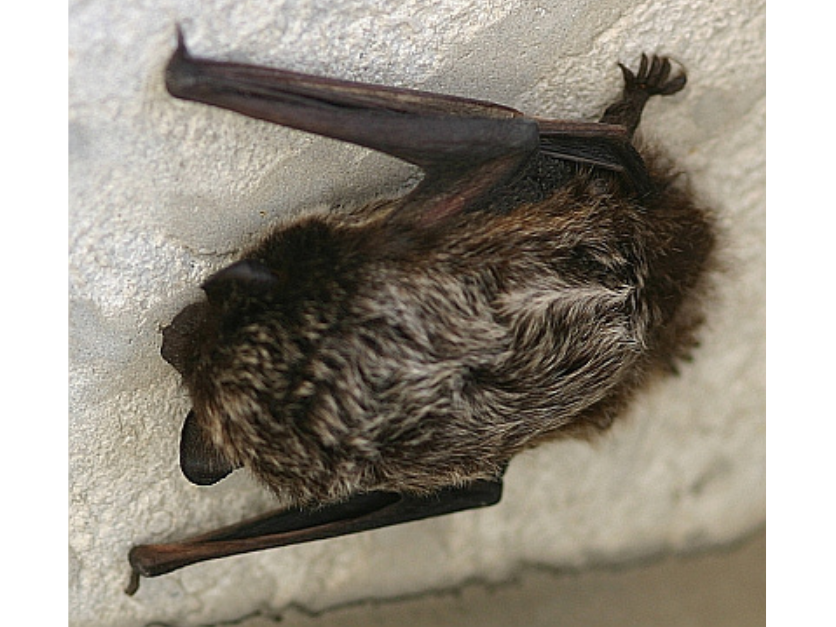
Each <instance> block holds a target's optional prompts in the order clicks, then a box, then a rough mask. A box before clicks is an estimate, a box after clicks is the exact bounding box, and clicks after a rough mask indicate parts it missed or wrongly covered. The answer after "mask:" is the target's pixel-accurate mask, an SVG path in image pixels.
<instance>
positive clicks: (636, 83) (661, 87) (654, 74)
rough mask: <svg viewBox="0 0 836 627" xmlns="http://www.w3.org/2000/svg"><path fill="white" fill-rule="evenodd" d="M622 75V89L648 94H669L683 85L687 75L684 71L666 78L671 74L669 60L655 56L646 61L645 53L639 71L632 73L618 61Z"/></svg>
mask: <svg viewBox="0 0 836 627" xmlns="http://www.w3.org/2000/svg"><path fill="white" fill-rule="evenodd" d="M618 67H620V68H621V73H622V74H623V75H624V91H625V92H627V93H629V92H635V91H642V92H645V93H646V94H647V95H648V96H670V95H671V94H675V93H676V92H678V91H680V90H681V89H682V88H683V87H685V83H686V82H687V80H688V79H687V77H686V76H685V74H684V73H680V74H677V75H676V76H674V77H673V78H672V79H670V80H668V77H669V76H670V74H671V62H670V60H669V59H668V58H667V57H657V56H656V55H653V58H652V59H651V60H650V61H648V58H647V55H646V54H642V60H641V63H640V65H639V71H638V72H636V73H635V74H633V71H632V70H630V68H628V67H627V66H625V65H623V64H621V63H619V64H618Z"/></svg>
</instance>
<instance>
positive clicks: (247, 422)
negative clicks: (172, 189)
mask: <svg viewBox="0 0 836 627" xmlns="http://www.w3.org/2000/svg"><path fill="white" fill-rule="evenodd" d="M621 67H622V71H623V75H624V79H625V83H626V84H625V89H624V93H623V95H622V97H621V99H620V100H619V101H618V102H617V103H615V104H614V105H613V106H611V107H610V108H609V109H608V110H607V111H606V113H605V114H604V116H603V118H602V119H601V121H600V122H598V123H581V122H563V121H554V120H541V119H537V118H532V117H527V116H524V115H523V114H521V113H519V112H517V111H514V110H512V109H508V108H505V107H501V106H498V105H494V104H491V103H486V102H481V101H474V100H466V99H460V98H454V97H450V96H440V95H436V94H429V93H425V92H416V91H410V90H403V89H392V88H385V87H378V86H370V85H362V84H356V83H348V82H342V81H336V80H332V79H322V78H316V77H310V76H306V75H301V74H296V73H292V72H285V71H282V70H272V69H265V68H258V67H254V66H246V65H240V64H232V63H223V62H215V61H209V60H204V59H195V58H192V57H191V56H190V55H189V54H188V52H187V51H186V49H185V46H184V45H183V41H182V36H181V39H180V45H179V47H178V50H177V52H176V53H175V55H174V56H173V58H172V60H171V61H170V63H169V66H168V68H167V70H166V85H167V88H168V90H169V91H170V92H171V93H172V94H173V95H174V96H177V97H179V98H184V99H187V100H196V101H200V102H204V103H208V104H212V105H216V106H221V107H224V108H228V109H232V110H234V111H238V112H240V113H244V114H246V115H250V116H252V117H257V118H260V119H265V120H269V121H272V122H276V123H279V124H283V125H287V126H291V127H294V128H298V129H302V130H306V131H309V132H314V133H318V134H322V135H327V136H330V137H335V138H337V139H342V140H345V141H350V142H353V143H356V144H360V145H362V146H366V147H369V148H373V149H377V150H380V151H383V152H386V153H388V154H390V155H393V156H396V157H398V158H401V159H404V160H406V161H409V162H411V163H414V164H417V165H419V166H420V167H421V168H422V169H423V170H424V172H425V177H424V179H423V181H422V182H421V183H420V184H419V185H418V186H417V187H416V188H415V190H413V191H412V192H411V193H410V194H408V195H406V196H405V197H404V198H401V199H397V200H393V201H386V202H377V203H374V204H372V205H371V206H367V207H364V208H362V209H360V210H356V211H352V212H344V213H337V212H333V213H328V214H325V215H320V216H314V217H307V218H304V219H301V220H299V221H298V222H297V223H295V224H291V225H290V226H287V227H283V228H280V229H279V230H277V231H275V232H273V233H270V234H268V235H267V237H266V238H265V239H264V240H263V242H262V243H261V244H259V245H258V246H256V247H254V248H253V249H252V250H249V251H247V252H245V253H244V254H243V255H242V257H241V261H239V262H237V263H235V264H233V265H232V266H230V267H228V268H226V269H224V270H221V271H220V272H218V273H217V274H215V275H214V276H212V277H211V278H210V279H209V280H208V281H207V282H206V283H205V284H204V285H203V289H204V291H205V293H206V300H205V301H202V302H199V303H195V304H193V305H190V306H189V307H187V308H186V309H184V310H183V311H182V312H181V313H180V314H179V315H178V316H177V317H176V318H175V319H174V321H173V322H172V324H171V326H169V327H167V328H166V329H165V330H164V341H163V348H162V354H163V357H164V358H165V359H166V360H167V361H168V362H170V363H171V364H172V365H173V366H174V367H175V368H176V369H177V370H178V371H179V373H180V374H181V375H182V378H183V381H184V383H185V386H186V388H187V389H188V391H189V394H190V396H191V399H192V402H193V410H192V411H191V412H190V413H189V415H188V417H187V419H186V423H185V425H184V428H183V435H182V440H181V466H182V468H183V471H184V473H185V474H186V476H187V477H188V478H189V479H191V480H192V481H193V482H195V483H198V484H204V485H205V484H211V483H214V482H216V481H218V480H220V479H221V478H223V477H224V476H225V475H226V474H228V473H229V472H231V471H232V470H233V469H235V468H239V467H244V468H247V469H249V470H250V471H251V472H252V473H253V474H254V475H255V476H256V477H258V478H259V479H260V480H261V481H262V482H263V483H264V484H265V485H266V486H268V487H269V488H270V489H271V490H273V491H274V492H275V493H276V494H277V495H279V496H280V497H281V499H282V500H283V501H285V502H290V503H292V504H293V506H294V509H291V510H287V511H284V512H281V513H279V514H277V515H270V516H268V517H265V518H260V519H256V520H254V521H248V522H246V523H242V524H241V525H236V526H233V527H232V528H229V529H225V530H220V531H218V532H214V533H213V534H207V535H206V536H202V537H200V538H195V539H193V540H191V541H187V542H186V543H179V544H171V545H146V546H140V547H135V548H134V549H133V550H132V552H131V563H132V566H133V568H134V571H135V576H134V579H135V582H134V583H136V580H137V577H138V574H143V575H147V576H153V575H156V574H161V573H162V572H168V571H170V570H173V569H174V568H178V567H180V566H182V565H185V564H187V563H191V562H194V561H198V560H200V559H211V558H214V557H219V556H222V555H227V554H231V553H237V552H244V551H251V550H257V549H260V548H264V547H265V546H280V545H282V544H289V543H293V542H299V541H304V540H308V539H317V538H323V537H330V536H333V535H339V534H341V533H350V532H353V531H358V530H362V529H367V528H373V527H376V526H381V525H383V524H394V523H397V522H402V521H405V520H414V519H417V518H421V517H425V516H429V515H437V514H439V513H446V512H448V511H456V510H459V509H464V508H467V507H475V506H479V505H485V504H489V503H491V502H496V501H497V500H499V496H500V492H501V476H502V473H503V471H504V468H505V467H506V465H507V463H508V462H509V460H510V459H511V458H512V457H513V456H514V455H515V454H517V453H518V452H520V451H522V450H524V449H527V448H530V447H532V446H535V445H537V444H539V443H541V442H543V441H545V440H550V439H554V438H559V437H567V436H568V437H577V436H581V437H583V436H586V435H588V434H590V433H593V432H596V431H598V430H601V429H604V428H606V427H608V426H609V425H610V424H611V422H612V421H613V419H614V418H615V416H616V415H617V414H618V413H619V411H620V410H621V409H622V408H623V407H624V405H625V403H626V402H627V401H628V399H629V398H630V396H631V394H632V393H633V392H634V391H635V390H636V389H638V388H639V387H640V386H641V384H642V383H643V382H645V381H646V380H647V379H648V377H649V376H650V375H651V374H652V373H653V372H654V371H660V370H666V369H668V370H669V369H671V368H672V367H673V365H674V363H675V361H676V360H677V359H678V358H680V357H683V356H685V355H686V353H687V351H688V349H689V348H690V347H692V346H693V344H694V331H695V329H696V327H697V325H698V324H699V322H700V320H701V315H700V312H699V307H698V295H699V292H700V288H701V285H702V284H703V282H704V275H705V273H706V269H707V268H708V266H709V260H710V254H711V251H712V249H713V247H714V235H713V227H712V222H711V219H710V217H709V215H708V213H707V212H706V211H704V210H703V209H701V208H700V207H698V206H697V205H696V204H695V203H694V202H692V200H691V198H690V197H689V195H688V194H687V193H686V191H683V190H682V189H680V188H678V187H676V186H674V185H672V184H671V180H670V177H669V176H668V175H667V174H666V173H664V172H658V171H655V170H654V169H653V168H652V167H650V168H648V167H647V166H646V165H645V162H644V160H643V159H642V157H641V156H640V155H639V153H638V152H637V151H636V150H635V149H634V147H633V146H632V144H631V139H632V136H633V132H634V130H635V128H636V126H637V125H638V122H639V119H640V116H641V112H642V109H643V107H644V103H645V102H646V100H647V99H648V98H649V97H650V96H652V95H656V94H659V95H667V94H672V93H675V92H677V91H679V90H680V89H681V88H682V87H683V86H684V84H685V77H684V75H682V74H679V75H677V76H674V77H671V76H670V74H671V72H670V68H671V66H670V63H669V62H668V61H667V60H666V59H662V58H657V57H654V58H652V59H651V60H648V59H647V58H646V57H643V58H642V62H641V66H640V68H639V70H638V71H637V72H636V73H635V74H634V73H633V72H631V71H630V70H628V69H626V68H625V67H624V66H621ZM297 508H298V509H297ZM230 543H231V544H230ZM132 587H133V589H134V590H135V585H133V586H132Z"/></svg>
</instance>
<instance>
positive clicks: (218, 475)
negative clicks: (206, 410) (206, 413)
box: [180, 410, 236, 485]
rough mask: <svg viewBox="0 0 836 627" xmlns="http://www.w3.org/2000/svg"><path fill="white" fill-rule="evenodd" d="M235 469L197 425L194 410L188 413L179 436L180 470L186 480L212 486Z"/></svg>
mask: <svg viewBox="0 0 836 627" xmlns="http://www.w3.org/2000/svg"><path fill="white" fill-rule="evenodd" d="M235 468H236V467H235V466H234V465H233V464H231V463H230V462H229V461H228V460H227V459H226V458H225V457H223V456H222V455H221V454H220V452H219V451H218V450H217V449H216V448H215V447H214V446H213V445H212V442H211V441H210V440H209V438H208V437H207V435H206V433H205V432H204V431H203V429H201V428H200V425H199V424H198V423H197V418H196V417H195V413H194V410H192V411H190V412H189V415H188V416H186V421H185V422H184V423H183V431H182V433H181V434H180V469H181V470H182V471H183V474H184V475H185V476H186V479H188V480H189V481H191V482H192V483H194V484H196V485H212V484H213V483H217V482H218V481H220V480H221V479H223V478H224V477H226V476H227V475H228V474H229V473H231V472H232V471H233V470H235Z"/></svg>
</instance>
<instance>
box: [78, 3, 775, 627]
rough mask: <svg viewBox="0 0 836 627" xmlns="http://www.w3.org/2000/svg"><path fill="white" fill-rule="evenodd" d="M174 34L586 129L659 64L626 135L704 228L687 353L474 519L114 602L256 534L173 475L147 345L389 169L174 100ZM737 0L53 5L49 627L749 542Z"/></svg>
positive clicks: (743, 140) (138, 619) (221, 491)
mask: <svg viewBox="0 0 836 627" xmlns="http://www.w3.org/2000/svg"><path fill="white" fill-rule="evenodd" d="M178 22H179V23H181V24H182V25H183V27H184V29H185V31H186V34H187V39H188V42H189V45H190V47H191V49H192V50H193V51H194V52H195V53H199V54H205V55H211V56H214V57H218V58H225V59H231V60H238V61H248V62H256V63H265V64H273V65H280V66H283V67H287V68H290V69H296V70H300V71H307V72H312V73H320V74H327V75H333V76H338V77H342V78H348V79H355V80H363V81H367V82H381V83H387V84H393V85H403V86H409V87H417V88H422V89H429V90H435V91H445V92H448V93H453V94H458V95H464V96H471V97H478V98H484V99H489V100H494V101H496V102H500V103H503V104H507V105H510V106H514V107H516V108H518V109H522V110H525V111H527V112H529V113H533V114H537V115H542V116H552V117H568V118H584V119H594V117H595V116H596V115H597V114H599V113H600V111H601V110H602V109H603V107H604V106H605V105H606V104H607V103H608V102H609V101H610V100H611V99H612V98H613V97H614V96H615V95H616V94H617V93H618V90H619V88H620V76H619V72H618V70H617V68H616V66H615V62H616V61H619V60H620V61H624V62H626V63H635V61H636V59H637V58H638V55H639V54H640V53H641V52H642V51H650V52H657V51H658V52H664V53H668V54H670V55H672V56H673V57H675V58H676V59H678V60H680V61H681V62H682V63H683V65H685V66H686V67H687V68H688V71H689V86H688V87H687V89H686V90H685V91H684V92H683V93H682V94H679V95H677V96H676V97H674V98H669V99H665V100H664V101H655V102H652V103H651V104H650V106H649V107H648V111H647V113H646V115H645V118H644V119H645V125H644V130H645V137H647V138H649V139H650V140H652V141H654V142H656V143H658V144H661V145H662V146H664V147H665V148H666V149H667V151H668V152H669V153H670V154H672V155H673V156H674V157H675V158H676V160H677V162H678V164H679V165H680V166H681V168H682V169H683V170H684V171H685V172H686V173H687V174H688V176H689V177H690V179H691V181H692V183H693V185H694V186H695V188H696V189H697V191H698V193H699V194H700V196H701V197H702V198H703V199H704V201H705V202H706V203H708V204H710V205H711V206H713V207H715V208H716V209H717V211H718V212H719V214H720V216H721V219H722V221H723V225H724V227H725V228H726V231H727V240H728V242H727V244H728V245H727V264H726V265H727V268H728V269H727V271H726V272H725V273H724V274H723V276H722V277H720V281H719V287H718V290H717V296H716V303H715V305H714V307H713V309H712V312H711V319H710V323H709V325H708V327H707V328H706V332H705V334H704V340H705V341H704V344H703V346H702V347H701V348H700V350H699V351H698V352H697V354H696V358H695V361H694V362H693V364H691V365H688V366H687V367H685V368H684V369H683V371H682V374H681V376H679V377H678V378H673V379H670V380H667V381H665V382H664V383H663V384H661V385H657V386H656V387H655V388H654V389H652V390H651V391H649V392H648V393H647V394H645V395H643V396H642V397H641V398H640V399H639V400H638V402H637V403H636V404H635V406H634V407H633V410H632V411H631V413H630V414H629V416H627V418H626V419H625V420H623V421H622V422H621V423H620V424H617V425H616V426H615V427H614V428H613V430H612V432H611V433H609V434H607V435H606V436H605V437H603V438H602V439H601V440H600V441H598V442H597V443H596V444H595V445H592V446H590V445H588V444H582V443H574V442H565V443H559V444H553V445H548V446H544V447H542V448H540V449H538V450H536V451H534V452H531V453H529V454H526V455H523V456H521V457H519V458H518V459H516V460H515V461H514V463H513V464H512V465H511V467H510V469H509V471H508V474H507V480H506V486H507V487H506V493H505V496H504V498H503V502H502V504H500V505H499V506H497V507H495V508H492V509H489V510H483V511H477V512H469V513H463V514H458V515H456V516H453V517H448V518H443V519H437V520H431V521H426V522H422V523H416V524H412V525H408V526H403V527H400V528H392V529H387V530H380V531H377V532H372V533H368V534H363V535H359V536H355V537H348V538H344V539H338V540H332V541H328V542H323V543H315V544H312V545H308V546H298V547H291V548H287V549H281V550H278V551H273V552H267V553H263V554H256V555H251V556H243V557H237V558H233V559H229V560H225V561H221V562H214V563H207V564H204V565H199V566H195V567H191V568H187V569H184V570H182V571H179V572H177V573H174V574H172V575H169V576H166V577H162V578H159V579H154V580H146V581H144V582H143V585H142V587H141V589H140V591H139V592H138V593H137V595H136V596H134V597H132V598H129V597H127V596H125V595H124V594H123V592H122V590H123V588H124V586H125V584H126V583H127V578H128V570H129V569H128V565H127V561H126V555H127V552H128V549H129V548H130V547H131V546H132V545H133V544H135V543H141V542H154V541H165V540H174V539H178V538H182V537H184V536H186V535H188V534H192V533H195V532H198V531H204V530H209V529H211V528H214V527H216V526H218V525H220V524H225V523H229V522H234V521H237V520H239V519H240V518H242V517H244V516H247V515H251V514H254V513H257V512H261V511H265V510H267V509H269V508H270V506H271V499H270V496H269V495H268V494H266V493H265V492H264V491H263V490H262V489H261V488H260V487H258V486H257V485H256V484H255V483H254V482H253V481H252V480H251V479H249V478H248V477H247V476H245V475H244V474H243V473H236V474H235V475H233V476H232V477H231V478H229V479H227V480H225V481H224V482H222V483H220V484H218V485H217V486H214V487H211V488H197V487H195V486H193V485H191V484H189V483H188V482H186V481H185V480H184V478H183V477H182V476H181V474H180V472H179V469H178V467H177V442H178V435H179V429H180V425H181V422H182V419H183V417H184V416H185V412H186V411H187V409H188V406H189V403H188V399H187V398H186V397H185V394H184V393H183V391H182V390H181V389H180V388H179V387H178V382H177V377H176V376H175V372H174V371H173V369H172V368H171V367H170V366H168V365H167V364H166V363H165V362H163V360H162V359H161V358H160V356H159V345H160V334H159V329H160V327H161V325H165V324H167V323H168V322H169V321H170V320H171V318H172V316H173V315H174V314H175V313H176V312H177V311H178V310H179V309H180V308H181V307H182V306H184V305H185V304H187V303H188V302H190V301H192V300H193V299H194V298H195V297H196V296H197V294H198V290H197V287H196V286H197V285H198V284H199V283H200V281H201V280H202V279H203V278H205V277H206V276H208V275H209V274H210V273H211V272H212V271H213V270H216V269H218V268H221V267H223V266H224V265H225V264H227V263H228V262H229V261H231V260H232V259H233V258H234V256H235V253H236V252H237V251H238V250H240V249H241V248H242V247H244V246H246V245H247V244H249V243H251V242H252V241H254V240H255V239H256V238H257V237H258V236H259V235H260V234H262V233H264V231H265V229H268V228H269V226H270V225H271V224H273V223H275V222H276V221H277V220H279V219H281V218H282V217H286V216H289V215H292V214H294V213H295V212H298V211H303V210H316V209H322V208H325V207H327V206H328V205H329V204H332V203H335V202H337V201H339V200H341V199H343V200H344V199H350V200H352V201H357V200H362V199H363V198H365V197H368V196H371V195H373V194H377V193H380V192H382V191H387V190H389V191H392V190H397V189H398V188H399V187H401V186H403V185H404V184H405V183H406V182H407V181H408V180H409V178H410V177H411V176H412V175H413V174H414V172H413V170H411V169H410V168H408V167H406V166H404V165H402V164H399V163H397V162H395V161H393V160H390V159H387V158H385V157H382V156H379V155H376V154H371V153H369V152H367V151H364V150H361V149H358V148H353V147H348V146H343V145H339V144H337V143H335V142H332V141H328V140H325V139H320V138H315V137H311V136H307V135H304V134H301V133H297V132H293V131H289V130H285V129H280V128H278V127H270V126H268V125H265V124H262V123H258V122H255V121H252V120H247V119H244V118H243V117H238V116H235V115H233V114H229V113H226V112H223V111H219V110H215V109H211V108H209V107H202V106H199V105H192V104H189V103H182V102H179V101H175V100H173V99H172V98H170V97H168V96H167V94H166V93H165V91H164V89H163V84H162V68H163V66H164V64H165V63H166V61H167V59H168V56H169V54H170V52H171V50H172V49H173V46H174V25H175V24H176V23H178ZM764 27H765V5H764V3H763V2H760V1H746V0H724V1H721V2H709V1H708V0H696V1H694V0H664V1H657V2H650V1H649V2H636V1H634V0H596V1H594V2H593V1H590V0H563V1H561V2H554V3H546V2H533V1H532V2H529V1H524V0H502V1H491V2H477V1H476V0H374V1H372V0H368V1H356V0H355V1H352V0H328V1H325V0H298V1H295V2H294V1H286V2H275V1H270V2H268V1H266V0H246V1H238V0H203V1H200V2H198V1H197V0H141V1H138V2H117V1H114V0H86V1H85V0H71V2H70V153H69V154H70V203H71V225H70V249H71V254H70V314H71V315H70V345H71V355H70V358H71V370H70V377H71V386H70V443H69V445H70V498H71V506H70V508H71V509H70V516H71V517H70V537H69V544H70V616H71V624H73V625H91V626H92V625H117V624H118V625H122V626H131V625H142V624H146V623H149V622H152V621H161V622H165V623H166V624H169V623H170V624H178V625H195V624H206V623H217V622H220V621H229V620H235V619H238V618H240V617H243V616H246V615H248V614H251V613H253V612H254V611H257V610H259V609H269V610H270V611H271V612H273V613H275V612H280V611H281V608H283V607H286V606H288V605H289V604H295V605H296V606H297V607H304V608H308V609H313V610H317V609H322V608H326V607H330V606H333V605H336V604H340V603H345V602H350V601H354V600H359V599H367V598H384V597H392V596H395V595H402V594H408V593H416V592H420V591H422V590H426V589H443V588H446V587H451V586H454V585H456V584H458V583H460V582H462V581H464V580H468V579H474V578H475V579H482V580H489V581H496V580H501V579H503V578H506V577H508V576H509V575H510V574H511V573H513V572H514V570H515V568H517V567H519V565H521V564H525V563H539V564H546V565H550V566H556V567H571V568H582V567H585V566H589V565H592V564H602V563H604V564H605V563H620V562H624V561H627V560H630V559H633V558H640V557H646V556H648V555H651V554H656V553H659V552H663V551H681V550H686V549H690V548H695V547H703V546H711V545H714V544H720V543H726V542H729V541H731V540H733V539H735V538H738V537H740V536H741V535H742V534H745V533H747V532H749V531H750V530H752V529H754V528H756V527H757V526H759V525H761V524H762V523H763V521H764V517H765V485H764V484H765V469H764V440H765V433H764V432H765V427H764V395H765V393H764V353H765V348H764V344H765V340H764V333H765V330H764V329H765V321H764V318H765V315H764V274H765V263H764V229H765V227H764V222H765V218H764V178H765V174H764V158H765V157H764V148H765V140H764V129H765V62H764V57H765V46H764V39H765V33H764Z"/></svg>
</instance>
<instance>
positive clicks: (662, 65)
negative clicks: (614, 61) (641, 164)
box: [601, 54, 687, 136]
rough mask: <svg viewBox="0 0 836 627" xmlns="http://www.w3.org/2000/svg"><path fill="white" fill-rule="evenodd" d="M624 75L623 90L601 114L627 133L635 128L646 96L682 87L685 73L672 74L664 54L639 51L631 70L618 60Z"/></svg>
mask: <svg viewBox="0 0 836 627" xmlns="http://www.w3.org/2000/svg"><path fill="white" fill-rule="evenodd" d="M618 67H620V68H621V73H622V74H623V75H624V93H623V94H622V95H621V99H620V100H619V101H618V102H616V103H614V104H613V105H612V106H610V107H609V108H608V109H607V110H606V111H605V112H604V115H603V117H602V118H601V122H603V123H605V124H617V125H619V126H623V127H624V128H625V129H627V132H628V133H629V134H630V136H632V135H633V133H634V132H635V130H636V127H637V126H638V125H639V120H640V119H641V115H642V111H643V110H644V105H645V103H646V102H647V99H648V98H650V97H651V96H670V95H671V94H675V93H676V92H678V91H680V90H681V89H682V88H683V87H685V82H686V80H687V79H686V77H685V73H684V72H680V73H679V74H677V75H676V76H674V77H673V78H670V75H671V62H670V61H669V60H668V59H667V58H666V57H657V56H656V55H653V57H652V58H651V59H648V57H647V55H646V54H643V55H642V60H641V63H640V65H639V71H638V72H636V73H633V71H632V70H630V69H629V68H628V67H627V66H625V65H622V64H621V63H619V64H618Z"/></svg>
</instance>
